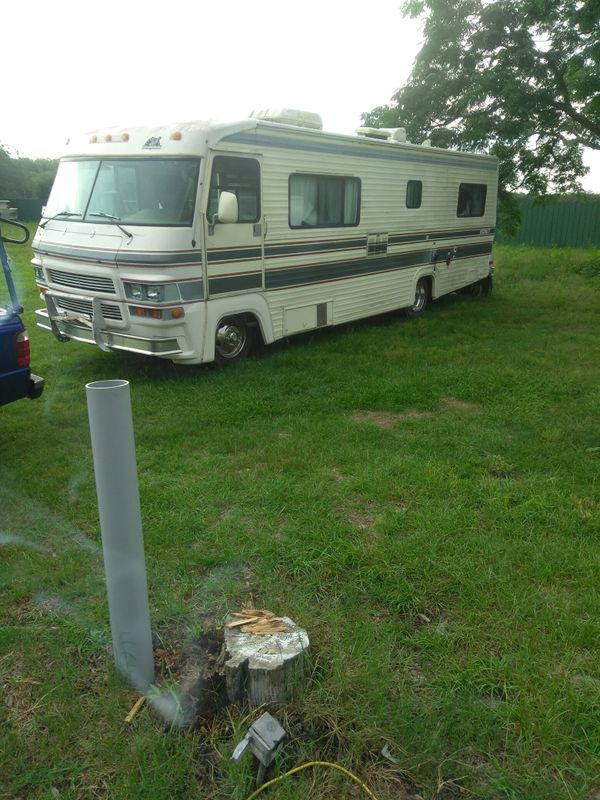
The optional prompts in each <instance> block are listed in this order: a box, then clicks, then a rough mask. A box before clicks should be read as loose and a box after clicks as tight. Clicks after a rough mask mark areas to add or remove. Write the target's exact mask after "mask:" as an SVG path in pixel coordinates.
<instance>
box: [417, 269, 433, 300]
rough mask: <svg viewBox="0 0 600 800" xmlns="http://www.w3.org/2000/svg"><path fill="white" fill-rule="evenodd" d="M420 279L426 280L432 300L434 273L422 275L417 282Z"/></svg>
mask: <svg viewBox="0 0 600 800" xmlns="http://www.w3.org/2000/svg"><path fill="white" fill-rule="evenodd" d="M419 281H425V284H426V286H427V293H428V297H429V299H430V300H432V299H433V275H421V277H420V278H418V279H417V283H418V282H419Z"/></svg>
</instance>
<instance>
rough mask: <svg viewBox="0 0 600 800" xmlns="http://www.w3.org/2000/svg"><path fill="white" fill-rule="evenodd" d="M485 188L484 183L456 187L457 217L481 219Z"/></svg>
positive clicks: (485, 193)
mask: <svg viewBox="0 0 600 800" xmlns="http://www.w3.org/2000/svg"><path fill="white" fill-rule="evenodd" d="M486 195H487V186H486V184H485V183H461V184H460V186H459V187H458V203H457V206H456V216H457V217H483V214H484V211H485V198H486Z"/></svg>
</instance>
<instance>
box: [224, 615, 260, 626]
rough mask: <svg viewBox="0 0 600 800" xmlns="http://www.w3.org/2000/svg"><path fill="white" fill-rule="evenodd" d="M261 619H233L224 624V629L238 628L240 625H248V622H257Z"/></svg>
mask: <svg viewBox="0 0 600 800" xmlns="http://www.w3.org/2000/svg"><path fill="white" fill-rule="evenodd" d="M259 619H262V618H261V617H244V618H243V619H234V620H233V622H228V623H226V625H225V627H226V628H239V626H240V625H248V623H250V622H258V620H259Z"/></svg>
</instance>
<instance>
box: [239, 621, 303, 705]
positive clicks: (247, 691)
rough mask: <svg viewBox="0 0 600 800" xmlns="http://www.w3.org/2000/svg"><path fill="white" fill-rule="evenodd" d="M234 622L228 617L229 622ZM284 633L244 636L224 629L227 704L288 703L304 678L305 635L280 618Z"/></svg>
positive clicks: (296, 627) (289, 622)
mask: <svg viewBox="0 0 600 800" xmlns="http://www.w3.org/2000/svg"><path fill="white" fill-rule="evenodd" d="M231 619H233V618H232V617H229V618H228V621H230V620H231ZM279 619H280V620H281V622H282V623H283V625H282V627H285V631H281V632H277V633H267V634H259V633H243V632H242V631H241V630H240V628H239V627H236V628H227V627H225V648H226V650H227V659H228V660H226V661H225V681H226V687H227V699H228V700H229V702H230V703H234V702H247V703H248V704H249V705H250V706H253V707H256V706H261V705H263V704H264V703H287V702H288V701H289V700H291V698H292V696H293V694H294V689H295V688H296V687H297V686H298V685H299V683H300V682H301V681H302V678H303V675H304V657H305V654H306V652H307V651H308V647H309V641H308V634H307V633H306V631H305V630H303V629H302V628H299V627H298V626H297V625H296V623H295V622H293V620H291V619H290V618H289V617H280V618H279Z"/></svg>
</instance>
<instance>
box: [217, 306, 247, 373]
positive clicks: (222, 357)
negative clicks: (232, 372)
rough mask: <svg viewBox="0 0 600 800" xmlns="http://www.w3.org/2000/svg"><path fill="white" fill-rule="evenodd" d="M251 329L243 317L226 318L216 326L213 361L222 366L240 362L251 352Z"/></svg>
mask: <svg viewBox="0 0 600 800" xmlns="http://www.w3.org/2000/svg"><path fill="white" fill-rule="evenodd" d="M252 339H253V328H251V327H249V325H248V323H247V322H246V320H245V319H244V318H243V317H226V318H225V319H222V320H221V321H220V322H219V324H218V325H217V334H216V338H215V361H216V362H217V364H219V365H221V366H224V365H225V364H232V363H233V362H234V361H241V359H242V358H245V357H246V356H247V355H248V353H249V352H250V351H251V350H252Z"/></svg>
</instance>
